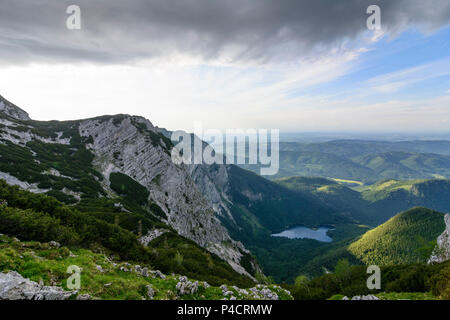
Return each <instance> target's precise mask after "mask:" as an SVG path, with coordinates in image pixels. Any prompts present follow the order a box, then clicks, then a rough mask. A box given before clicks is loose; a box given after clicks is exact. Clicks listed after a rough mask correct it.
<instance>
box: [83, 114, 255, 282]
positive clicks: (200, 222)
mask: <svg viewBox="0 0 450 320" xmlns="http://www.w3.org/2000/svg"><path fill="white" fill-rule="evenodd" d="M79 132H80V135H81V136H82V137H85V138H89V139H90V141H91V143H89V144H88V148H89V149H91V150H92V152H93V153H94V154H95V160H94V165H95V166H96V167H97V168H98V169H99V171H100V172H101V173H102V174H103V175H104V177H105V178H106V180H105V181H109V175H110V174H111V173H112V172H121V173H123V174H126V175H128V176H130V177H132V178H133V179H134V180H136V181H137V182H139V183H140V184H142V185H143V186H145V187H146V188H147V189H148V190H149V192H150V196H149V200H150V201H152V202H153V203H156V204H157V205H158V206H159V207H160V208H161V209H162V210H163V211H164V213H165V215H166V216H167V219H166V220H165V222H166V223H167V224H169V225H170V226H171V227H173V228H174V229H175V230H176V231H177V232H178V233H179V234H180V235H182V236H184V237H186V238H189V239H191V240H193V241H195V242H196V243H197V244H199V245H200V246H202V247H204V248H206V249H207V250H209V251H210V252H213V253H215V254H217V255H218V256H219V257H221V258H223V259H224V260H226V261H227V262H228V263H229V264H230V265H231V266H232V267H233V268H234V269H235V270H236V271H238V272H239V273H242V274H248V273H247V271H246V270H245V269H244V268H243V267H242V266H241V265H240V259H241V257H242V255H243V254H244V253H247V252H248V251H247V250H246V249H245V248H244V246H243V245H242V244H241V243H239V242H236V241H234V240H232V239H231V238H230V236H229V234H228V232H227V230H226V229H225V228H224V227H223V226H222V225H221V223H220V221H219V220H218V219H217V218H216V216H215V214H214V210H213V208H212V207H211V205H210V203H209V202H208V201H207V200H206V199H205V197H204V196H203V194H202V192H201V191H204V190H199V189H198V188H197V186H196V185H195V183H194V181H193V180H192V179H191V176H190V174H189V172H188V168H187V167H186V166H185V165H175V164H174V163H173V162H172V159H171V155H170V148H171V142H170V140H168V139H165V137H164V136H163V135H162V134H160V133H159V132H158V131H157V130H156V129H155V127H154V126H153V125H152V123H151V122H150V121H148V120H147V119H144V118H141V117H132V116H123V117H121V118H110V119H105V118H98V119H90V120H85V121H82V122H81V123H80V125H79ZM91 137H92V138H91ZM103 187H104V188H105V189H106V190H108V191H109V192H112V191H111V190H109V186H108V185H107V184H105V185H104V186H103Z"/></svg>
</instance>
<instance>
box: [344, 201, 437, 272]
mask: <svg viewBox="0 0 450 320" xmlns="http://www.w3.org/2000/svg"><path fill="white" fill-rule="evenodd" d="M445 227H446V226H445V222H444V214H443V213H440V212H437V211H433V210H430V209H426V208H413V209H410V210H408V211H405V212H402V213H399V214H398V215H396V216H395V217H393V218H391V219H390V220H389V221H387V222H386V223H384V224H382V225H380V226H378V227H377V228H375V229H373V230H370V231H368V232H367V233H365V234H364V235H363V236H362V237H361V239H359V240H358V241H356V242H354V243H352V244H351V245H350V246H349V247H348V250H349V251H350V252H351V253H352V254H353V255H355V256H356V257H357V258H358V259H359V260H361V261H362V262H364V263H365V264H368V265H372V264H374V265H394V264H413V263H418V262H426V261H428V258H429V257H430V255H431V253H432V250H433V249H434V247H435V245H436V239H437V237H438V236H439V235H440V234H441V233H442V232H443V231H444V230H445Z"/></svg>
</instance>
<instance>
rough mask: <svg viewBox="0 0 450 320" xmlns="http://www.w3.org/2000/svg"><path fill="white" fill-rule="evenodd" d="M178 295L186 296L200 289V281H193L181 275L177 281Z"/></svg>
mask: <svg viewBox="0 0 450 320" xmlns="http://www.w3.org/2000/svg"><path fill="white" fill-rule="evenodd" d="M176 288H177V294H178V296H180V297H181V296H184V295H185V294H194V293H196V292H197V291H198V282H197V281H195V282H191V281H189V280H188V278H187V277H184V276H182V277H179V278H178V283H177V286H176Z"/></svg>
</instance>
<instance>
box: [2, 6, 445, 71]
mask: <svg viewBox="0 0 450 320" xmlns="http://www.w3.org/2000/svg"><path fill="white" fill-rule="evenodd" d="M71 4H77V5H79V6H80V7H81V10H82V29H81V30H77V31H70V30H68V29H67V28H66V27H65V22H66V19H67V17H68V15H67V14H66V8H67V7H68V6H69V5H71ZM371 4H377V5H379V6H380V7H381V13H382V26H383V29H384V30H386V31H387V32H390V33H393V34H394V33H396V32H399V31H401V30H404V29H405V28H407V27H411V26H417V27H419V28H422V29H425V30H427V29H428V30H433V29H436V28H439V27H442V26H444V25H447V24H448V23H449V22H450V2H449V1H440V0H427V1H422V0H381V1H377V0H340V1H338V0H158V1H149V0H147V1H144V0H128V1H125V0H121V1H119V0H79V1H75V0H73V1H66V0H53V1H50V0H35V1H32V0H0V62H1V63H3V64H4V63H6V64H16V63H29V62H36V61H48V62H64V61H69V62H76V61H80V62H83V61H87V62H98V63H116V62H130V61H134V60H139V59H142V58H154V57H161V56H164V57H170V56H172V55H174V54H188V55H193V56H199V57H202V58H203V59H215V58H225V57H227V58H231V59H233V60H241V61H258V62H264V61H267V60H270V59H286V58H287V59H289V58H290V57H299V56H306V55H308V54H310V53H311V52H314V51H316V50H317V51H320V50H324V49H329V48H330V47H332V46H333V47H336V46H339V45H341V44H342V43H343V42H344V41H346V40H351V39H354V38H355V37H357V36H358V35H360V34H361V33H362V32H364V31H366V30H367V29H366V19H367V17H368V15H367V14H366V9H367V7H368V6H369V5H371Z"/></svg>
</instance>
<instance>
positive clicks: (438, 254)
mask: <svg viewBox="0 0 450 320" xmlns="http://www.w3.org/2000/svg"><path fill="white" fill-rule="evenodd" d="M444 220H445V225H446V228H445V231H444V232H443V233H442V234H441V235H440V236H439V237H438V238H437V246H436V248H435V250H434V252H433V254H432V255H431V257H430V259H429V261H428V263H441V262H444V261H447V260H450V214H446V215H445V217H444Z"/></svg>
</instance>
